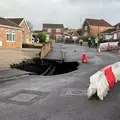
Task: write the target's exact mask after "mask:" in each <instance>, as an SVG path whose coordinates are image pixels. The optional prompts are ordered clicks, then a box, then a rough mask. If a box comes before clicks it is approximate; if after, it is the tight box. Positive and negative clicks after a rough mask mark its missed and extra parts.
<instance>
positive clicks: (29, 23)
mask: <svg viewBox="0 0 120 120" xmlns="http://www.w3.org/2000/svg"><path fill="white" fill-rule="evenodd" d="M27 24H28V27H29V29H30V31H33V25H32V23H31V22H30V21H27Z"/></svg>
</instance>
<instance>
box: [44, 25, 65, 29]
mask: <svg viewBox="0 0 120 120" xmlns="http://www.w3.org/2000/svg"><path fill="white" fill-rule="evenodd" d="M43 28H64V25H63V24H43Z"/></svg>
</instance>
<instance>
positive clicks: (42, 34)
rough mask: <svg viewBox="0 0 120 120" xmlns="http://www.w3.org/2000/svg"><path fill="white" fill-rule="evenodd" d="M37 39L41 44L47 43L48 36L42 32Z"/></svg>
mask: <svg viewBox="0 0 120 120" xmlns="http://www.w3.org/2000/svg"><path fill="white" fill-rule="evenodd" d="M37 37H38V38H39V40H40V42H41V43H43V42H45V41H46V38H47V37H46V34H45V33H43V32H40V33H39V34H38V35H37Z"/></svg>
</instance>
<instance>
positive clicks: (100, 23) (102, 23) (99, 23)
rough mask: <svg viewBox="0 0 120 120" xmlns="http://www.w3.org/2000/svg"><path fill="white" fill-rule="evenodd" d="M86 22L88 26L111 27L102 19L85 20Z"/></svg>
mask: <svg viewBox="0 0 120 120" xmlns="http://www.w3.org/2000/svg"><path fill="white" fill-rule="evenodd" d="M86 21H87V22H88V23H89V25H94V26H105V27H112V25H111V24H109V23H108V22H107V21H105V20H103V19H101V20H99V19H89V18H86Z"/></svg>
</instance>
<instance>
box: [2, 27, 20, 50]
mask: <svg viewBox="0 0 120 120" xmlns="http://www.w3.org/2000/svg"><path fill="white" fill-rule="evenodd" d="M7 30H14V31H15V34H16V36H15V42H8V41H7V34H6V32H7ZM21 35H22V31H21V30H17V29H9V28H0V41H1V42H2V46H0V48H18V49H19V48H22V39H21V38H22V36H21Z"/></svg>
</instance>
